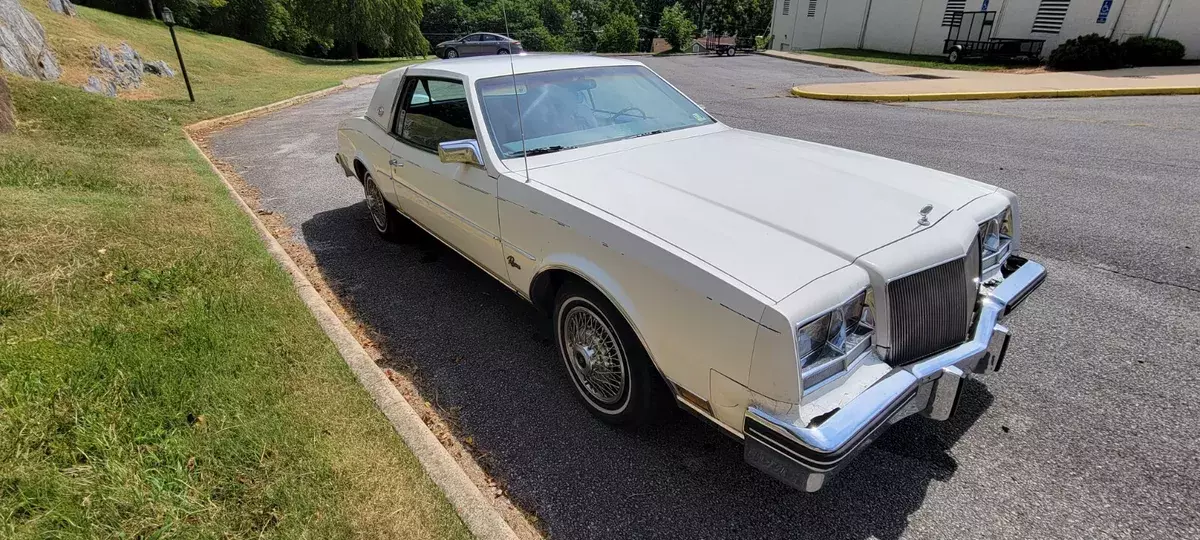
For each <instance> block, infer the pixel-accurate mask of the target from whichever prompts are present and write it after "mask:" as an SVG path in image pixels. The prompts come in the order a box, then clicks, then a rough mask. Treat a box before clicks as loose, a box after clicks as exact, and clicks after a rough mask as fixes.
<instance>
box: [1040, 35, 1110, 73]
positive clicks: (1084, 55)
mask: <svg viewBox="0 0 1200 540" xmlns="http://www.w3.org/2000/svg"><path fill="white" fill-rule="evenodd" d="M1122 65H1123V64H1122V60H1121V46H1120V45H1118V44H1117V42H1116V41H1113V40H1111V39H1108V38H1106V37H1104V36H1102V35H1100V34H1088V35H1086V36H1079V37H1077V38H1073V39H1068V40H1066V41H1064V42H1063V43H1062V44H1061V45H1059V46H1058V47H1055V48H1054V51H1053V52H1051V53H1050V59H1049V60H1048V61H1047V62H1046V67H1048V68H1050V69H1053V70H1057V71H1087V70H1093V69H1116V68H1119V67H1121V66H1122Z"/></svg>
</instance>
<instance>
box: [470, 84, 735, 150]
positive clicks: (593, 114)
mask: <svg viewBox="0 0 1200 540" xmlns="http://www.w3.org/2000/svg"><path fill="white" fill-rule="evenodd" d="M476 89H477V90H478V92H479V101H480V103H482V104H483V114H484V118H485V119H486V120H487V127H488V132H489V133H490V134H491V137H492V142H494V143H495V145H496V148H497V150H498V151H499V153H500V155H501V157H502V158H505V159H507V158H512V157H519V156H522V155H529V156H533V155H537V154H546V153H550V152H557V151H559V150H566V149H569V148H577V147H580V146H587V145H592V144H599V143H605V142H610V141H616V140H621V139H628V138H632V137H639V136H643V135H652V134H655V133H662V132H665V131H672V130H676V129H683V128H688V127H693V126H701V125H706V124H712V123H714V122H716V120H713V118H712V117H711V116H709V115H708V114H707V113H705V112H704V111H703V110H702V109H700V108H699V107H697V106H696V104H694V103H692V102H691V101H689V100H688V99H687V98H686V97H683V95H682V94H680V93H679V92H678V91H676V90H675V89H674V88H672V87H671V85H669V84H667V83H666V82H665V81H663V80H662V79H661V78H659V77H658V76H657V75H655V74H654V72H652V71H650V70H649V69H646V68H645V67H642V66H608V67H590V68H576V69H564V70H559V71H542V72H536V73H524V74H519V75H517V76H516V77H515V84H514V77H512V76H504V77H493V78H489V79H482V80H480V81H479V82H478V83H476ZM518 111H519V112H518ZM522 129H523V130H524V133H525V138H524V141H522V138H521V133H522Z"/></svg>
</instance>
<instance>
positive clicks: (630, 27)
mask: <svg viewBox="0 0 1200 540" xmlns="http://www.w3.org/2000/svg"><path fill="white" fill-rule="evenodd" d="M637 42H638V26H637V21H636V20H634V18H633V16H631V15H628V14H625V13H614V14H613V15H612V16H611V17H610V18H609V20H608V24H605V25H604V28H603V29H602V30H601V31H600V40H599V43H598V44H597V46H596V50H598V51H600V52H616V53H621V52H633V51H635V50H637Z"/></svg>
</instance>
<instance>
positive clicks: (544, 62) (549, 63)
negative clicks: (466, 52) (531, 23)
mask: <svg viewBox="0 0 1200 540" xmlns="http://www.w3.org/2000/svg"><path fill="white" fill-rule="evenodd" d="M510 60H511V63H510ZM641 65H643V64H642V63H641V62H638V61H635V60H629V59H625V58H609V57H604V56H591V55H585V54H515V55H487V56H472V57H467V58H453V59H449V60H433V61H430V62H424V63H420V64H414V65H412V66H410V67H409V68H408V69H409V70H410V71H411V72H412V73H413V74H427V75H430V74H435V73H440V74H451V75H459V76H461V77H463V78H467V79H486V78H488V77H497V76H500V75H511V74H512V73H514V72H515V73H518V74H521V73H536V72H539V71H556V70H560V69H573V68H586V67H606V66H641ZM401 69H403V68H401Z"/></svg>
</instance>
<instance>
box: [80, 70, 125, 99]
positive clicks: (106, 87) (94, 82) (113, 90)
mask: <svg viewBox="0 0 1200 540" xmlns="http://www.w3.org/2000/svg"><path fill="white" fill-rule="evenodd" d="M83 90H84V91H86V92H91V93H93V94H100V95H102V96H108V97H117V84H116V83H114V82H112V81H102V80H100V78H99V77H97V76H95V75H89V76H88V81H87V84H85V85H83Z"/></svg>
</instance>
